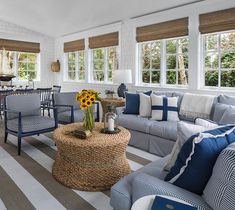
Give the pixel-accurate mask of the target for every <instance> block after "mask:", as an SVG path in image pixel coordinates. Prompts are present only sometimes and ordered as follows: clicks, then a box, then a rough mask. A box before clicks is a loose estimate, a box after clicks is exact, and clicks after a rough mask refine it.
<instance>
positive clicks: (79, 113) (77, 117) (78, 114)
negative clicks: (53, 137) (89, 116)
mask: <svg viewBox="0 0 235 210" xmlns="http://www.w3.org/2000/svg"><path fill="white" fill-rule="evenodd" d="M73 114H74V122H82V120H83V117H84V111H83V110H81V109H75V110H74V111H73ZM58 121H59V122H67V123H70V121H71V111H64V112H59V113H58Z"/></svg>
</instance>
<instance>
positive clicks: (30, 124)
mask: <svg viewBox="0 0 235 210" xmlns="http://www.w3.org/2000/svg"><path fill="white" fill-rule="evenodd" d="M49 108H50V109H52V110H53V111H54V118H49V117H45V116H41V102H40V96H39V94H27V95H9V96H6V98H5V110H4V123H5V139H4V142H5V143H6V142H7V137H8V133H10V134H12V135H14V136H17V137H18V155H20V152H21V139H22V137H25V136H32V135H36V134H38V135H39V134H41V133H46V132H51V131H53V130H54V129H56V128H57V127H58V121H57V110H56V108H54V107H49Z"/></svg>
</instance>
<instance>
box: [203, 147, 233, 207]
mask: <svg viewBox="0 0 235 210" xmlns="http://www.w3.org/2000/svg"><path fill="white" fill-rule="evenodd" d="M234 188H235V143H232V144H230V145H229V146H228V147H227V148H225V149H224V150H223V151H222V152H221V153H220V155H219V157H218V159H217V161H216V163H215V166H214V169H213V173H212V176H211V178H210V180H209V182H208V184H207V186H206V188H205V189H204V194H203V198H204V199H205V201H206V202H207V203H208V204H209V205H210V206H211V207H212V208H213V209H214V210H233V209H235V199H234V198H235V190H234Z"/></svg>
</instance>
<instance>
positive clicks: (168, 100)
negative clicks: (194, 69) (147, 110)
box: [151, 94, 179, 121]
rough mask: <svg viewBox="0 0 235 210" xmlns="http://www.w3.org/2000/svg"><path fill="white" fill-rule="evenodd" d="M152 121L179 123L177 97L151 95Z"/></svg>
mask: <svg viewBox="0 0 235 210" xmlns="http://www.w3.org/2000/svg"><path fill="white" fill-rule="evenodd" d="M151 101H152V119H153V120H158V121H179V116H178V107H177V103H178V97H165V96H157V95H154V94H151Z"/></svg>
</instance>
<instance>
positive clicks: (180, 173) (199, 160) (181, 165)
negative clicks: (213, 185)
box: [165, 125, 235, 195]
mask: <svg viewBox="0 0 235 210" xmlns="http://www.w3.org/2000/svg"><path fill="white" fill-rule="evenodd" d="M232 142H235V127H234V126H233V125H229V126H221V127H218V128H215V129H213V130H209V131H205V132H202V133H199V134H196V135H193V136H192V137H190V138H189V139H188V140H187V141H186V142H185V144H184V145H183V147H182V149H181V151H180V153H179V155H178V157H177V160H176V162H175V165H174V166H173V167H172V168H171V170H170V172H169V173H168V174H167V176H166V177H165V181H169V182H170V183H172V184H174V185H177V186H178V187H181V188H184V189H186V190H188V191H191V192H193V193H196V194H199V195H201V194H202V192H203V190H204V188H205V186H206V184H207V182H208V180H209V178H210V176H211V174H212V170H213V167H214V164H215V162H216V159H217V157H218V156H219V154H220V152H221V151H222V150H223V149H224V148H226V147H227V146H228V145H229V144H230V143H232Z"/></svg>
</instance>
